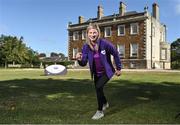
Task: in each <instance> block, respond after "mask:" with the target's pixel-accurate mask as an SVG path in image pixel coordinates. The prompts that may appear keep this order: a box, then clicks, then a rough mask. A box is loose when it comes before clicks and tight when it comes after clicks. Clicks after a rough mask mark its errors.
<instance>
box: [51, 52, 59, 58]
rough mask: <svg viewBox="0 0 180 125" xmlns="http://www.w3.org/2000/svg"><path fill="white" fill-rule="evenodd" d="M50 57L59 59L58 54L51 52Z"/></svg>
mask: <svg viewBox="0 0 180 125" xmlns="http://www.w3.org/2000/svg"><path fill="white" fill-rule="evenodd" d="M50 57H59V54H57V53H55V52H51V54H50Z"/></svg>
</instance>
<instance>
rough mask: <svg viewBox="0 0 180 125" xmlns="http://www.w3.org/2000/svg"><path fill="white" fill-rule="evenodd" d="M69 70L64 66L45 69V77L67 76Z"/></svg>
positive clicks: (51, 66) (52, 66)
mask: <svg viewBox="0 0 180 125" xmlns="http://www.w3.org/2000/svg"><path fill="white" fill-rule="evenodd" d="M66 73H67V69H66V67H65V66H63V65H50V66H48V67H46V68H45V75H65V74H66Z"/></svg>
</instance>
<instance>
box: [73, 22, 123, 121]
mask: <svg viewBox="0 0 180 125" xmlns="http://www.w3.org/2000/svg"><path fill="white" fill-rule="evenodd" d="M86 35H87V37H86V40H87V43H86V44H85V45H84V46H83V49H82V53H77V55H76V59H77V60H78V63H79V65H80V66H85V65H86V64H87V62H88V61H89V67H90V71H91V77H92V78H93V77H94V83H95V88H96V95H97V101H98V110H97V111H96V113H95V114H94V116H93V117H92V119H100V118H102V117H104V113H103V110H105V109H106V108H108V107H109V104H108V102H107V100H106V97H105V96H104V92H103V88H104V85H105V84H106V83H107V82H108V81H109V80H110V79H111V78H112V76H113V74H114V73H115V74H116V75H117V76H120V75H121V61H120V58H119V55H118V52H117V50H116V48H115V47H114V46H113V45H112V44H111V43H110V42H109V41H107V40H105V39H101V38H100V30H99V27H98V25H97V24H90V25H89V26H88V27H87V31H86ZM111 55H113V56H114V60H115V64H116V69H114V67H113V65H112V62H111V59H110V56H111Z"/></svg>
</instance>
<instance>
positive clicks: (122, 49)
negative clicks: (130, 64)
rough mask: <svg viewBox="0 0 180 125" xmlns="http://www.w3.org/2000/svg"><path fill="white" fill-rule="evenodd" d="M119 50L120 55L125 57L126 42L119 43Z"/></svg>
mask: <svg viewBox="0 0 180 125" xmlns="http://www.w3.org/2000/svg"><path fill="white" fill-rule="evenodd" d="M117 51H118V52H119V56H120V57H123V58H124V57H125V45H124V44H119V45H117Z"/></svg>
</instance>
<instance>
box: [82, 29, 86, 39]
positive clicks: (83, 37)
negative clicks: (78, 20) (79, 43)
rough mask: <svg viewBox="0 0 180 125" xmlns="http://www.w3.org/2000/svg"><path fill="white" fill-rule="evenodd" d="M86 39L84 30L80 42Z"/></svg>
mask: <svg viewBox="0 0 180 125" xmlns="http://www.w3.org/2000/svg"><path fill="white" fill-rule="evenodd" d="M85 39H86V30H82V40H85Z"/></svg>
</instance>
